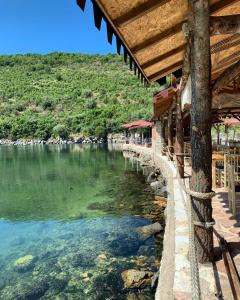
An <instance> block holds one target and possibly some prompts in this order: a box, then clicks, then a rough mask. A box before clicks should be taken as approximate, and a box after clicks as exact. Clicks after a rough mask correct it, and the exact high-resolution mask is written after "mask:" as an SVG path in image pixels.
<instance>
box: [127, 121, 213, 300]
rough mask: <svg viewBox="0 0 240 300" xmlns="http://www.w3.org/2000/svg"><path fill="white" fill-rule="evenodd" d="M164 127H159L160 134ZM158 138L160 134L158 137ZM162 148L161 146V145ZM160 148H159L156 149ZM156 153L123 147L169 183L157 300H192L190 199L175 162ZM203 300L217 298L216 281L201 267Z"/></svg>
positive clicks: (140, 148) (210, 270)
mask: <svg viewBox="0 0 240 300" xmlns="http://www.w3.org/2000/svg"><path fill="white" fill-rule="evenodd" d="M159 130H161V127H158V132H159ZM156 134H157V133H156ZM158 145H159V144H158ZM156 147H157V146H156ZM153 149H159V148H145V147H142V146H137V145H123V152H125V151H129V152H132V153H136V157H141V158H143V159H144V157H146V158H147V159H151V160H152V164H153V165H154V166H155V167H156V168H160V170H161V172H162V174H163V176H164V177H165V179H166V181H167V190H168V202H167V208H166V210H165V216H166V227H165V233H164V243H163V253H162V260H161V266H160V275H159V281H158V287H157V290H156V297H155V299H157V300H173V299H179V300H180V299H181V300H188V299H192V293H191V268H190V261H189V255H188V253H189V229H188V214H187V209H186V203H187V195H186V193H185V191H184V188H183V184H184V183H183V181H182V179H180V177H179V175H178V172H177V169H176V168H175V165H174V163H173V162H172V161H168V159H167V157H165V156H161V155H160V154H159V153H158V152H159V151H153ZM199 276H200V282H201V294H202V299H204V300H212V299H216V297H215V280H214V274H213V268H212V265H199Z"/></svg>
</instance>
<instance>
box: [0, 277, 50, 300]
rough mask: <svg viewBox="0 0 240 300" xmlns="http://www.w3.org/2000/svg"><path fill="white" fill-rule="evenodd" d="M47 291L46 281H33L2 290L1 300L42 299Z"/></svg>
mask: <svg viewBox="0 0 240 300" xmlns="http://www.w3.org/2000/svg"><path fill="white" fill-rule="evenodd" d="M47 289H48V282H47V280H46V279H43V280H34V281H32V282H29V281H28V282H25V283H21V284H16V285H14V286H8V287H7V288H6V289H4V291H3V293H2V295H1V297H2V298H1V299H4V300H13V299H14V300H33V299H39V298H40V297H42V296H43V295H44V294H45V292H46V291H47Z"/></svg>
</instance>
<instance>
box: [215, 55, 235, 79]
mask: <svg viewBox="0 0 240 300" xmlns="http://www.w3.org/2000/svg"><path fill="white" fill-rule="evenodd" d="M239 58H240V53H234V55H231V56H230V57H226V58H225V59H224V60H222V61H220V62H219V63H218V65H217V67H215V68H214V69H213V70H212V78H216V74H218V76H217V77H219V76H221V74H222V72H223V71H224V70H225V69H227V68H229V67H230V66H231V65H233V64H235V63H237V62H238V61H239ZM219 73H221V74H219Z"/></svg>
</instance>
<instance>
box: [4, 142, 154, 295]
mask: <svg viewBox="0 0 240 300" xmlns="http://www.w3.org/2000/svg"><path fill="white" fill-rule="evenodd" d="M0 178H1V179H0V241H1V243H0V299H4V300H5V299H6V300H8V299H14V300H15V299H19V300H20V299H129V297H135V295H136V294H139V293H140V294H141V297H142V298H141V299H153V292H152V291H150V290H145V291H142V292H139V291H129V290H126V289H124V287H123V281H122V278H121V272H122V271H124V270H126V269H130V268H137V269H141V268H143V267H144V268H145V269H149V270H150V269H151V270H156V266H155V254H156V246H155V241H154V239H153V238H150V239H148V240H145V241H143V240H142V239H140V238H139V235H138V234H137V232H136V228H137V227H139V226H143V225H146V224H148V223H150V221H149V220H146V219H144V218H142V217H141V215H142V210H143V206H142V205H141V204H142V203H144V202H146V201H148V200H149V199H151V196H149V195H148V194H146V193H144V192H143V190H144V188H145V187H146V186H145V183H144V182H145V181H144V178H143V177H142V175H141V174H136V172H135V171H134V170H132V167H131V165H128V166H127V168H126V165H125V163H124V159H123V157H122V154H121V153H120V152H115V151H108V150H107V148H106V147H104V146H95V145H91V146H90V145H86V146H83V145H66V146H25V147H14V146H11V147H7V146H2V147H0ZM25 256H27V258H28V259H29V260H28V261H27V262H26V259H27V258H25V264H24V265H20V266H19V261H18V264H17V263H16V261H17V260H18V259H19V258H21V257H25ZM130 294H131V295H130ZM131 299H135V298H131Z"/></svg>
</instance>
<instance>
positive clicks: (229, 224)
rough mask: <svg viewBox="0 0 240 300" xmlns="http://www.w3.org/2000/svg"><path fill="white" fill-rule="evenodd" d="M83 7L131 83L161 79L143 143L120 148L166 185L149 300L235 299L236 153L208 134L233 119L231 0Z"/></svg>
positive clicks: (235, 5)
mask: <svg viewBox="0 0 240 300" xmlns="http://www.w3.org/2000/svg"><path fill="white" fill-rule="evenodd" d="M85 2H86V1H85V0H77V3H78V5H79V6H80V8H81V9H82V10H84V8H85ZM92 4H93V12H94V20H95V25H96V27H97V28H98V29H99V30H100V28H101V23H102V20H104V21H105V22H106V25H107V39H108V42H110V43H112V41H113V36H115V38H116V48H117V52H118V53H119V54H121V53H123V58H124V61H125V62H126V63H128V64H129V66H130V69H131V70H133V72H134V73H135V75H136V76H138V78H139V80H141V82H142V83H143V84H144V85H145V86H146V87H147V86H148V85H149V84H151V83H152V82H156V83H159V85H160V86H159V92H158V93H157V94H155V95H154V100H153V102H154V112H153V120H154V123H155V125H154V131H155V132H154V134H153V141H152V147H151V148H147V147H143V146H137V145H129V144H128V145H125V147H124V149H125V151H128V152H131V151H132V152H135V153H139V155H150V156H151V157H152V158H153V160H154V161H155V164H156V165H157V166H158V167H160V169H161V170H162V172H163V173H165V176H166V178H167V179H168V185H169V186H171V189H170V190H171V191H172V192H169V199H171V200H172V201H170V200H169V201H168V207H167V223H166V231H165V237H164V250H163V258H162V262H161V267H160V275H159V282H158V288H157V293H156V299H164V300H166V299H216V298H217V299H240V282H239V275H238V272H239V271H240V257H239V245H240V241H239V232H240V230H239V224H240V223H239V221H240V219H239V216H240V214H239V211H238V210H237V208H238V207H237V206H238V205H237V204H238V203H237V201H236V199H237V193H238V192H239V191H238V189H237V188H236V186H238V182H239V180H238V179H239V163H238V161H239V159H238V157H239V156H238V155H237V154H234V153H232V152H231V151H230V147H224V148H215V149H214V147H213V145H212V138H211V128H212V124H213V123H214V120H216V119H218V120H221V122H225V124H226V122H227V121H226V120H227V119H229V118H235V119H237V120H239V119H240V60H239V59H240V1H239V0H220V1H219V0H211V1H208V0H196V1H191V0H189V1H187V0H133V1H129V0H118V1H110V0H92ZM167 76H171V78H172V80H171V85H170V86H169V87H168V88H161V87H162V86H164V85H165V84H166V82H167V80H166V78H167ZM229 125H230V124H229ZM232 125H233V124H232ZM183 199H185V200H184V201H183Z"/></svg>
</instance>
